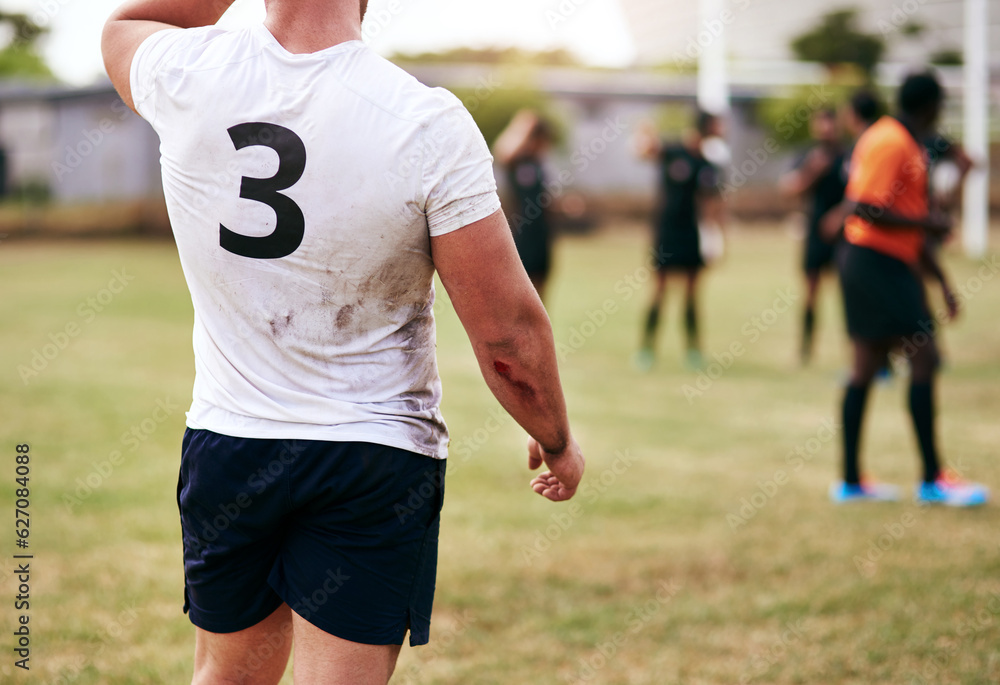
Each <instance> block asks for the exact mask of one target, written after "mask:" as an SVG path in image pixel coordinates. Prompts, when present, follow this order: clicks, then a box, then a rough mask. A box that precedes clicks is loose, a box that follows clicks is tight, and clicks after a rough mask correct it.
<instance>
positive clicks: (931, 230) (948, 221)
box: [924, 209, 954, 237]
mask: <svg viewBox="0 0 1000 685" xmlns="http://www.w3.org/2000/svg"><path fill="white" fill-rule="evenodd" d="M953 226H954V221H953V220H952V218H951V216H949V215H948V214H946V213H945V212H942V211H941V210H939V209H935V210H931V212H930V214H928V216H927V220H926V222H925V223H924V228H925V229H926V231H927V233H928V234H929V235H932V236H934V237H947V236H948V235H950V234H951V230H952V228H953Z"/></svg>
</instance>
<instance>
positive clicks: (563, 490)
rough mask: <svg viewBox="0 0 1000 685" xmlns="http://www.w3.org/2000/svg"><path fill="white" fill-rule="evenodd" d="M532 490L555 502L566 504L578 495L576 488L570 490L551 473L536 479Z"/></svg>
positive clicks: (548, 472) (532, 484)
mask: <svg viewBox="0 0 1000 685" xmlns="http://www.w3.org/2000/svg"><path fill="white" fill-rule="evenodd" d="M531 489H532V490H534V491H535V492H537V493H538V494H539V495H541V496H542V497H544V498H546V499H548V500H551V501H553V502H564V501H566V500H568V499H570V498H571V497H572V496H573V495H575V494H576V488H573V489H572V490H570V489H569V488H567V487H566V486H565V485H563V484H562V483H561V482H559V478H558V477H557V476H555V475H553V474H552V473H551V472H550V471H546V472H545V473H543V474H541V475H539V476H537V477H535V478H533V479H532V481H531Z"/></svg>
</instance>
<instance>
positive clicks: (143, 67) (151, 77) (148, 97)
mask: <svg viewBox="0 0 1000 685" xmlns="http://www.w3.org/2000/svg"><path fill="white" fill-rule="evenodd" d="M183 36H184V30H183V29H164V30H163V31H157V32H156V33H154V34H153V35H151V36H149V37H148V38H147V39H146V40H144V41H142V44H140V45H139V49H138V50H136V51H135V55H134V56H133V57H132V66H131V69H130V71H129V85H130V86H131V89H132V101H133V102H134V103H135V109H136V111H137V112H139V115H140V116H141V117H142V118H143V119H145V120H146V121H150V122H151V121H152V120H153V118H154V117H155V116H156V83H157V79H158V77H159V75H160V72H161V70H162V69H163V67H164V66H165V64H166V63H167V62H168V61H169V58H170V56H171V55H172V54H173V53H174V50H173V48H174V46H175V45H176V44H177V42H178V41H179V40H180V39H181V38H182V37H183Z"/></svg>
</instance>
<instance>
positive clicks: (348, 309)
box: [334, 304, 354, 328]
mask: <svg viewBox="0 0 1000 685" xmlns="http://www.w3.org/2000/svg"><path fill="white" fill-rule="evenodd" d="M353 318H354V305H353V304H345V305H344V306H343V307H341V308H340V309H338V310H337V317H336V319H335V320H334V322H335V323H336V324H337V328H347V327H348V326H350V325H351V319H353Z"/></svg>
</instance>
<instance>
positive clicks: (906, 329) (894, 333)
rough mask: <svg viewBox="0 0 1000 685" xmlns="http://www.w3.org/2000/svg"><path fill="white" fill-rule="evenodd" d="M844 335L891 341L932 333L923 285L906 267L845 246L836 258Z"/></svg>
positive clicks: (866, 250) (869, 251)
mask: <svg viewBox="0 0 1000 685" xmlns="http://www.w3.org/2000/svg"><path fill="white" fill-rule="evenodd" d="M839 267H840V288H841V292H842V293H843V296H844V318H845V319H846V320H847V333H848V334H849V335H850V336H851V338H856V339H859V340H877V341H893V340H895V339H898V338H902V337H906V336H909V335H913V334H916V333H919V332H921V331H930V332H931V333H933V327H934V324H935V322H934V318H933V317H932V316H931V314H930V312H929V311H928V309H927V304H926V299H925V296H924V286H923V283H922V282H921V281H920V278H919V277H918V276H917V274H916V273H914V271H913V269H911V268H910V267H909V266H907V264H906V263H905V262H903V261H900V260H899V259H896V258H895V257H890V256H889V255H887V254H883V253H881V252H878V251H876V250H873V249H871V248H868V247H861V246H859V245H852V244H851V243H846V244H845V245H844V249H843V250H842V251H841V254H840V255H839Z"/></svg>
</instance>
